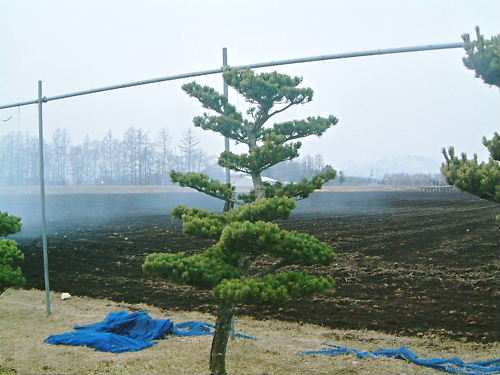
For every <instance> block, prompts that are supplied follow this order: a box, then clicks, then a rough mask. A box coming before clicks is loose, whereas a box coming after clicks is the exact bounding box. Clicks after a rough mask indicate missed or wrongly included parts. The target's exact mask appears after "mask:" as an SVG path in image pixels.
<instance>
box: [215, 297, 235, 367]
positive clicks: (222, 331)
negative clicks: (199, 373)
mask: <svg viewBox="0 0 500 375" xmlns="http://www.w3.org/2000/svg"><path fill="white" fill-rule="evenodd" d="M233 316H234V307H233V306H232V305H226V304H221V305H220V306H219V313H218V315H217V322H216V323H215V325H216V327H215V336H214V339H213V340H212V349H211V351H210V374H211V375H226V374H227V372H226V349H227V342H228V339H229V334H230V331H231V320H232V318H233Z"/></svg>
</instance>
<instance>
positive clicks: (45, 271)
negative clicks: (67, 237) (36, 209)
mask: <svg viewBox="0 0 500 375" xmlns="http://www.w3.org/2000/svg"><path fill="white" fill-rule="evenodd" d="M44 101H45V98H43V97H42V81H38V156H39V170H40V209H41V217H42V246H43V275H44V279H45V295H46V300H47V314H48V315H50V314H51V313H52V310H51V306H50V305H51V303H50V302H51V301H50V286H49V255H48V251H47V224H46V221H45V171H44V165H43V113H42V106H43V102H44Z"/></svg>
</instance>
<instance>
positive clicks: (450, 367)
mask: <svg viewBox="0 0 500 375" xmlns="http://www.w3.org/2000/svg"><path fill="white" fill-rule="evenodd" d="M328 347H329V349H324V350H314V351H308V352H301V353H299V354H324V355H329V356H332V357H334V356H338V355H342V354H355V355H356V356H358V357H359V358H377V357H379V356H385V357H391V358H398V359H406V360H408V361H411V362H413V363H416V364H418V365H422V366H428V367H433V368H435V369H438V370H442V371H446V372H450V373H453V374H464V375H492V374H500V359H494V360H491V361H477V362H464V361H462V360H461V359H460V358H450V359H444V358H432V359H422V358H419V356H417V355H416V354H415V353H413V352H412V351H411V350H410V349H408V348H405V347H401V348H399V349H382V350H377V351H376V352H364V351H361V350H356V349H350V348H346V347H344V346H338V345H328Z"/></svg>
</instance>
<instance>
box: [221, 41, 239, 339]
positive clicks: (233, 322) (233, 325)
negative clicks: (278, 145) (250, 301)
mask: <svg viewBox="0 0 500 375" xmlns="http://www.w3.org/2000/svg"><path fill="white" fill-rule="evenodd" d="M222 66H227V48H226V47H224V48H222ZM222 82H223V86H222V87H223V90H224V91H223V93H224V97H225V98H226V99H228V98H229V93H228V86H227V83H226V81H225V80H224V78H222ZM224 151H226V152H229V138H228V137H224ZM226 183H227V184H230V183H231V173H230V171H229V168H227V167H226ZM235 332H236V319H235V318H234V315H233V317H232V318H231V330H230V332H229V337H231V339H232V340H234V335H235Z"/></svg>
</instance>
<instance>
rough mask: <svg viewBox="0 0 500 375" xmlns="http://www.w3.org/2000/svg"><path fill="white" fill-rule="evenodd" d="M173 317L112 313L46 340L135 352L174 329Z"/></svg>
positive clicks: (118, 351)
mask: <svg viewBox="0 0 500 375" xmlns="http://www.w3.org/2000/svg"><path fill="white" fill-rule="evenodd" d="M173 326H174V322H173V321H172V320H171V319H153V318H152V317H151V316H149V314H148V313H146V312H135V313H130V314H129V313H128V312H127V311H120V312H112V313H109V314H108V316H107V317H106V319H104V320H103V321H102V322H100V323H95V324H88V325H83V326H76V327H74V328H75V329H76V331H75V332H69V333H64V334H62V335H53V336H50V337H48V338H47V339H45V340H44V342H46V343H49V344H63V345H80V346H89V347H91V348H94V349H96V350H99V351H103V352H112V353H123V352H135V351H138V350H142V349H145V348H149V347H150V346H152V345H154V344H156V342H154V341H153V340H158V339H161V338H164V337H165V336H166V335H167V334H169V333H171V332H172V330H173Z"/></svg>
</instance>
